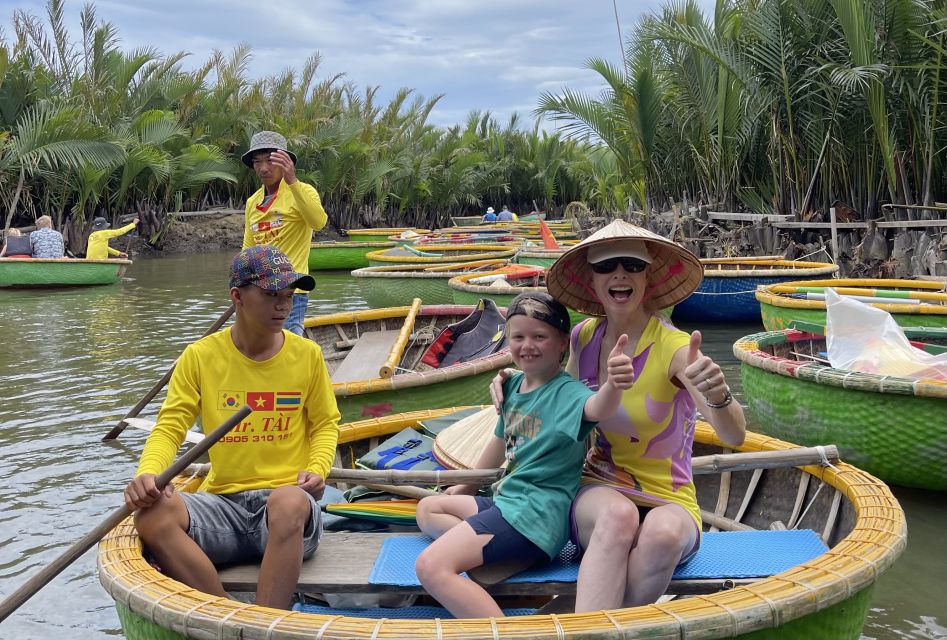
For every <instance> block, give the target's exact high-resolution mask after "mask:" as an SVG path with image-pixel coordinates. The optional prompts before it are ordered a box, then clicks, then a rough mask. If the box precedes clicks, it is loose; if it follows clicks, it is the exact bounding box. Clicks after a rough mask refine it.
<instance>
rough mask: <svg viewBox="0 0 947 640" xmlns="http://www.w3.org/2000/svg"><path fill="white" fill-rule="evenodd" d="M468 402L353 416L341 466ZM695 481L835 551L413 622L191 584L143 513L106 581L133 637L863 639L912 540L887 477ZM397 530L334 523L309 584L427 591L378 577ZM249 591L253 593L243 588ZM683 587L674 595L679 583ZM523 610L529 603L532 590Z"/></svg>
mask: <svg viewBox="0 0 947 640" xmlns="http://www.w3.org/2000/svg"><path fill="white" fill-rule="evenodd" d="M454 411H456V409H445V410H442V411H438V412H432V411H418V412H414V413H408V414H400V415H394V416H388V417H386V418H381V419H372V420H363V421H360V422H354V423H350V424H344V425H342V427H341V429H340V433H339V448H338V453H339V456H338V461H337V463H336V464H337V465H338V466H342V467H348V466H350V465H351V464H352V461H353V460H355V458H357V457H358V456H360V455H362V453H364V452H365V451H366V450H367V449H368V448H371V447H372V446H374V445H373V444H372V443H373V442H377V440H378V439H380V438H384V437H386V436H389V435H393V434H395V433H398V432H400V431H401V430H402V429H405V428H408V427H410V428H414V429H419V428H420V422H421V421H424V420H428V419H429V418H437V417H442V416H444V415H446V414H447V413H450V412H454ZM794 446H795V445H791V444H788V443H786V442H782V441H779V440H776V439H775V438H769V437H764V436H761V435H758V434H754V433H748V434H747V437H746V441H745V442H744V443H743V445H741V446H740V447H738V449H739V450H741V451H747V452H769V451H780V450H785V449H789V448H792V447H794ZM727 451H729V450H725V447H724V445H723V444H722V443H721V442H720V441H719V440H717V439H716V438H715V437H714V435H713V432H712V430H711V428H710V426H709V425H707V424H705V423H698V424H697V428H696V432H695V437H694V455H695V456H697V455H712V454H718V453H725V452H727ZM202 472H203V473H206V469H200V468H197V467H192V468H191V469H189V470H188V471H187V472H185V474H182V475H181V476H179V477H178V479H177V480H176V481H175V485H176V488H177V490H178V491H195V490H196V489H197V487H198V485H199V484H200V482H201V481H202V477H201V473H202ZM723 478H725V479H726V481H724V480H723ZM694 480H695V485H696V488H697V500H698V502H699V503H700V505H701V508H702V509H703V510H704V512H705V513H708V514H709V515H708V516H707V518H705V519H708V518H711V517H714V516H716V517H717V518H718V520H717V521H718V522H720V523H721V525H722V526H731V525H724V523H733V525H735V526H745V527H749V528H755V529H769V528H770V527H773V526H775V527H777V528H778V527H789V528H800V529H811V530H814V531H815V532H817V533H818V534H819V535H820V537H821V538H822V540H823V541H824V543H825V544H826V545H827V546H828V547H829V549H828V550H827V551H825V552H824V553H822V554H821V555H819V556H817V557H815V558H813V559H812V560H809V561H808V562H805V563H802V564H799V565H796V566H795V567H793V568H791V569H789V570H787V571H784V572H782V573H779V574H776V575H773V576H770V577H766V578H760V579H735V580H730V579H727V580H723V579H720V580H698V581H689V582H690V583H692V584H690V585H689V587H688V586H685V585H683V584H681V585H678V586H677V587H676V589H677V591H674V592H675V593H689V594H690V595H691V596H692V597H682V598H677V599H675V600H672V601H670V602H664V603H662V604H654V605H647V606H641V607H633V608H626V609H614V610H609V611H596V612H591V613H583V614H558V615H532V616H512V617H503V618H494V619H490V618H480V619H467V620H454V619H450V618H446V617H441V618H439V619H431V618H427V619H423V618H412V617H410V616H409V614H406V613H400V612H399V611H398V610H397V609H384V610H379V609H377V608H376V609H370V610H368V611H367V612H366V613H365V614H364V615H363V616H361V617H357V616H358V614H357V613H354V612H353V611H352V610H343V609H337V610H329V611H327V612H326V613H319V614H317V613H308V612H301V611H293V612H290V611H281V610H277V609H270V608H265V607H258V606H255V605H252V604H248V603H247V600H248V599H252V594H251V593H247V589H248V588H252V579H251V580H249V581H248V580H247V579H246V578H243V579H240V578H239V575H240V572H241V571H242V570H244V568H243V567H233V568H230V569H225V570H224V571H223V572H222V574H221V578H222V580H223V583H224V586H225V587H228V588H229V589H230V590H232V591H238V590H240V591H243V592H244V593H243V594H242V595H243V597H242V598H241V599H239V600H236V599H231V598H222V597H217V596H212V595H209V594H206V593H201V592H199V591H197V590H195V589H191V588H189V587H186V586H185V585H183V584H181V583H179V582H176V581H174V580H172V579H170V578H168V577H167V576H165V575H163V574H161V573H160V572H159V571H158V570H157V569H155V567H154V566H152V565H151V564H149V563H148V562H146V561H145V559H144V558H143V557H142V548H141V541H140V540H139V538H138V535H137V532H136V531H135V526H134V523H133V521H132V518H127V519H125V520H124V521H122V523H121V524H119V525H118V526H117V527H116V528H115V529H113V530H112V531H111V532H109V533H108V534H106V535H105V537H104V538H103V539H102V541H101V543H100V544H99V547H98V557H97V561H98V572H99V581H100V582H101V584H102V586H103V588H104V589H105V590H106V591H107V592H108V593H109V594H110V596H111V597H112V598H113V599H114V600H115V603H116V604H115V606H116V609H117V610H118V617H119V620H120V621H121V625H122V631H123V633H124V634H125V637H126V638H128V640H181V639H183V638H203V639H207V638H259V639H261V640H262V639H264V638H267V639H269V640H301V639H302V638H322V639H324V640H342V639H351V638H424V639H430V640H435V639H437V638H453V639H454V640H495V639H496V638H534V639H539V640H554V639H557V638H587V639H589V640H606V639H614V638H652V639H655V640H672V639H673V640H677V639H679V638H703V639H708V640H713V639H718V638H742V639H743V640H763V639H767V640H816V639H819V640H821V639H822V638H830V639H832V640H857V639H858V638H859V636H860V633H861V629H862V627H863V625H864V623H865V618H866V616H867V614H868V609H869V605H870V600H871V591H872V585H873V584H874V582H875V580H876V579H877V578H878V577H879V576H880V575H881V574H883V573H884V572H885V571H886V570H887V569H888V568H889V567H890V566H891V565H892V564H893V563H894V561H895V560H896V559H897V557H898V556H899V555H900V554H901V553H902V552H903V550H904V548H905V546H906V544H907V525H906V523H905V518H904V512H903V511H902V509H901V507H900V505H899V504H898V502H897V500H896V499H895V498H894V496H893V495H892V494H891V491H890V490H889V489H888V488H887V487H886V486H885V485H884V484H883V483H881V482H880V481H879V480H878V479H877V478H874V477H872V476H870V475H868V474H867V473H865V472H863V471H860V470H859V469H857V468H855V467H852V466H851V465H848V464H846V463H844V462H835V463H832V464H831V466H818V465H813V466H806V467H800V468H797V467H783V468H772V469H759V470H744V471H732V472H728V473H726V474H723V475H721V474H716V473H711V474H701V475H696V476H695V477H694ZM706 526H708V525H707V524H706V523H705V527H706ZM390 535H392V534H390V533H357V532H349V531H326V532H325V533H324V534H323V536H322V539H321V541H320V547H319V550H317V551H316V554H315V556H314V557H313V558H312V559H310V560H307V561H306V563H305V564H304V568H303V572H302V575H301V577H300V581H301V584H300V585H299V590H300V591H304V592H316V593H321V592H323V591H326V592H330V593H358V594H359V596H360V597H361V598H363V599H366V600H367V599H368V597H370V594H371V593H375V594H376V595H377V594H379V593H380V592H382V591H386V592H390V591H394V592H395V593H394V594H392V595H397V594H403V593H405V592H408V593H416V591H407V590H404V589H402V590H400V591H399V590H398V588H397V587H384V588H383V589H379V588H378V587H379V586H378V585H373V584H371V583H370V582H369V581H368V579H367V577H368V575H369V572H370V571H371V569H372V567H373V564H374V561H375V557H376V555H377V554H378V551H377V549H378V547H379V546H380V541H379V539H380V538H381V539H384V537H385V536H390ZM310 580H311V581H313V584H310ZM685 582H688V581H685ZM694 583H701V584H694ZM329 584H333V585H334V587H333V589H332V590H331V591H329V589H328V588H326V587H324V586H322V585H329ZM238 586H242V588H241V589H237V587H238ZM503 586H504V585H497V587H503ZM520 586H523V585H520ZM574 586H575V585H574V584H565V583H550V584H549V585H547V586H546V587H545V589H544V591H543V593H544V594H545V595H534V596H532V599H533V601H534V602H537V603H542V602H544V601H545V600H548V598H549V597H550V595H549V594H551V593H563V594H565V593H569V592H570V590H574ZM671 587H672V590H674V589H675V583H672V585H671ZM492 589H493V591H494V592H495V593H497V595H498V597H499V598H501V603H505V602H509V601H508V600H503V598H504V596H503V595H502V594H503V593H508V592H503V591H500V590H499V589H497V588H496V587H493V588H492ZM688 589H689V590H688ZM573 592H574V591H573ZM519 597H520V598H522V596H519ZM342 606H344V605H342ZM368 606H369V607H371V605H368ZM513 606H523V601H522V599H520V600H519V603H517V604H513ZM402 611H410V610H408V609H405V610H402ZM369 616H373V617H369ZM374 616H377V617H374Z"/></svg>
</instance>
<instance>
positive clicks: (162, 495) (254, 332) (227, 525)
mask: <svg viewBox="0 0 947 640" xmlns="http://www.w3.org/2000/svg"><path fill="white" fill-rule="evenodd" d="M230 287H231V288H230V299H231V300H232V301H233V304H234V306H235V307H236V311H237V318H236V321H235V322H234V325H233V327H232V328H229V329H224V330H223V331H220V332H218V333H215V334H212V335H210V336H207V337H206V338H202V339H200V340H198V341H197V342H195V343H193V344H191V345H190V346H188V347H187V349H185V351H184V353H183V354H182V355H181V358H180V360H179V361H178V363H177V366H176V367H175V370H174V375H173V376H172V378H171V385H170V388H169V391H168V397H167V400H165V402H164V404H163V405H162V407H161V411H160V413H159V414H158V420H157V424H156V425H155V428H154V431H153V432H152V434H151V436H149V438H148V441H147V443H146V444H145V449H144V451H143V452H142V455H141V461H140V463H139V465H138V471H137V473H136V477H135V479H134V480H133V481H132V482H131V483H129V485H128V487H127V488H126V489H125V502H126V504H127V505H128V506H129V507H130V508H132V509H138V511H137V512H136V514H135V526H136V527H137V528H138V533H139V535H140V536H141V539H142V541H143V542H144V544H145V545H146V546H147V547H148V549H149V550H150V551H151V553H152V554H153V555H154V557H155V559H156V560H157V562H158V564H159V565H160V566H161V568H162V570H163V571H164V572H165V573H166V574H167V575H169V576H171V577H172V578H174V579H175V580H178V581H180V582H183V583H185V584H187V585H189V586H191V587H193V588H195V589H198V590H199V591H203V592H205V593H210V594H213V595H218V596H223V597H226V595H227V594H226V592H225V591H224V588H223V586H222V584H221V581H220V578H219V577H218V575H217V571H216V569H215V567H214V565H216V564H230V563H236V562H247V561H256V560H259V559H260V558H262V565H261V567H260V579H259V586H258V590H257V598H256V602H257V604H261V605H265V606H271V607H277V608H284V609H285V608H288V607H289V605H290V603H291V597H292V593H293V591H294V590H295V587H296V583H297V580H298V577H299V572H300V567H301V565H302V561H303V559H304V558H306V557H308V556H310V555H312V553H313V552H314V551H315V549H316V545H317V544H318V542H319V536H320V533H321V521H320V511H319V506H318V504H317V500H318V499H319V498H320V497H321V496H322V493H323V491H324V490H325V478H326V476H327V475H328V473H329V468H330V466H331V464H332V460H333V458H334V456H335V447H336V442H337V440H338V434H339V411H338V407H337V406H336V402H335V395H334V393H333V391H332V384H331V382H330V381H329V374H328V371H327V370H326V365H325V361H324V360H323V358H322V351H321V350H320V348H319V346H318V345H317V344H315V343H314V342H312V341H310V340H306V339H304V338H300V337H299V336H296V335H293V334H292V333H290V332H289V331H286V330H284V329H283V323H284V322H285V321H286V318H287V317H288V315H289V312H290V309H291V308H292V305H293V292H294V291H295V290H296V289H297V288H301V289H304V290H306V291H311V290H312V289H313V288H314V287H315V281H314V280H313V279H312V277H311V276H308V275H305V274H302V273H298V272H296V271H294V270H293V268H292V265H291V264H290V261H289V258H287V257H286V255H285V254H284V253H282V252H281V251H279V250H278V249H276V248H275V247H272V246H267V245H264V246H253V247H250V248H247V249H244V250H243V251H241V252H240V253H239V254H238V255H237V256H236V257H235V258H234V260H233V263H232V265H231V271H230ZM244 404H249V405H250V406H251V407H252V408H253V410H254V411H253V413H252V414H250V416H249V418H248V419H247V420H246V421H245V422H244V423H242V424H240V425H237V427H235V428H234V430H233V431H232V432H230V434H228V435H227V436H224V437H223V438H222V439H221V440H220V442H219V443H218V444H217V445H215V446H214V447H213V448H212V449H211V450H210V461H211V471H210V473H209V474H208V476H207V479H206V480H205V481H204V484H203V485H202V486H201V489H200V491H198V492H197V493H174V491H173V488H172V487H171V485H168V489H166V490H165V491H164V492H159V491H158V490H157V489H156V487H155V475H156V474H157V473H159V472H160V471H161V470H162V469H164V468H165V467H167V466H168V464H169V463H170V462H171V460H172V459H173V457H174V454H175V452H176V451H177V450H178V447H180V445H181V443H182V442H183V441H184V436H185V433H186V431H187V430H188V428H189V427H190V426H191V425H192V424H193V423H194V420H195V418H196V417H197V416H198V415H200V416H201V419H202V422H203V425H204V427H205V429H207V430H210V429H212V428H213V427H214V426H215V425H217V424H220V423H221V422H224V421H225V420H226V419H227V418H228V417H229V416H230V415H232V413H233V412H234V411H236V410H237V409H239V408H240V407H241V406H243V405H244Z"/></svg>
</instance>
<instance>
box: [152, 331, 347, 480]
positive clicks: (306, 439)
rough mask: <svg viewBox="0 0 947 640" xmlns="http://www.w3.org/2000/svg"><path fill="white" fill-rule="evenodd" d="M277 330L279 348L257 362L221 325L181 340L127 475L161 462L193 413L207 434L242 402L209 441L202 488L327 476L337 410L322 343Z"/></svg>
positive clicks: (170, 453) (154, 468)
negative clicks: (242, 413)
mask: <svg viewBox="0 0 947 640" xmlns="http://www.w3.org/2000/svg"><path fill="white" fill-rule="evenodd" d="M283 337H284V339H285V343H284V344H283V348H282V349H281V350H280V352H279V353H278V354H276V355H275V356H273V357H272V358H270V359H268V360H265V361H263V362H257V361H255V360H252V359H250V358H247V357H246V356H245V355H243V354H242V353H240V351H239V350H238V349H237V347H236V346H234V343H233V339H232V338H231V336H230V329H229V328H228V329H225V330H223V331H220V332H218V333H215V334H213V335H210V336H207V337H206V338H202V339H200V340H198V341H197V342H195V343H193V344H191V345H189V346H188V347H187V348H186V349H185V350H184V353H183V354H182V355H181V358H180V360H178V363H177V366H176V367H175V369H174V374H173V375H172V377H171V385H170V387H169V389H168V397H167V399H166V400H165V402H164V404H163V405H162V406H161V411H160V412H159V413H158V422H157V424H156V425H155V428H154V431H153V432H152V433H151V435H150V436H149V437H148V441H147V442H146V443H145V449H144V451H143V452H142V454H141V461H140V462H139V464H138V471H137V473H136V474H135V475H136V476H137V475H141V474H142V473H153V474H158V473H160V472H161V471H163V470H164V469H165V468H166V467H167V466H169V465H170V464H171V461H172V460H173V458H174V455H175V453H176V452H177V450H178V447H180V446H181V443H182V442H183V441H184V434H185V431H186V430H187V429H189V428H190V426H191V425H192V424H193V423H194V419H195V418H196V417H197V415H198V414H200V416H201V419H202V422H203V426H204V431H205V433H209V432H210V431H212V430H213V429H215V428H217V426H218V425H220V424H221V423H222V422H224V421H225V420H226V419H227V418H229V417H230V416H231V415H233V412H234V411H236V410H237V409H239V408H240V407H242V406H243V405H244V404H249V405H250V406H251V407H252V408H253V409H254V411H253V413H251V414H250V416H249V417H248V418H247V419H246V420H245V421H244V422H243V423H241V424H239V425H237V426H236V427H235V428H234V429H233V431H231V432H230V433H229V434H228V435H226V436H224V437H223V438H222V439H221V440H220V441H219V442H218V443H217V444H215V445H214V446H213V447H211V449H210V461H211V471H210V473H209V474H208V476H207V479H206V480H205V481H204V483H203V485H201V490H202V491H207V492H210V493H236V492H239V491H247V490H250V489H272V488H275V487H280V486H286V485H293V484H295V483H296V478H297V475H298V473H299V472H300V471H302V470H304V469H305V470H308V471H312V472H314V473H318V474H319V475H321V476H322V477H323V478H325V477H327V476H328V473H329V468H330V466H331V464H332V460H333V459H334V457H335V447H336V443H337V441H338V436H339V417H340V416H339V409H338V407H337V405H336V402H335V394H334V393H333V392H332V383H331V382H330V380H329V373H328V371H327V369H326V365H325V361H324V360H323V359H322V350H321V349H320V348H319V346H318V345H317V344H315V343H313V342H311V341H309V340H306V339H305V338H300V337H299V336H296V335H293V334H291V333H289V332H288V331H283Z"/></svg>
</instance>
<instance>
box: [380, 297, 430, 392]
mask: <svg viewBox="0 0 947 640" xmlns="http://www.w3.org/2000/svg"><path fill="white" fill-rule="evenodd" d="M420 310H421V298H415V299H414V300H412V301H411V308H410V309H409V310H408V315H407V316H405V319H404V324H403V325H401V332H400V333H399V334H398V339H397V340H395V343H394V344H393V345H392V346H391V351H389V352H388V358H387V359H386V360H385V363H384V364H383V365H381V368H380V369H379V370H378V376H379V377H380V378H390V377H391V376H393V375H395V369H396V368H397V367H398V363H399V362H401V354H403V353H404V349H405V347H406V346H407V344H408V338H409V337H410V336H411V332H412V331H414V320H415V318H417V317H418V312H419V311H420Z"/></svg>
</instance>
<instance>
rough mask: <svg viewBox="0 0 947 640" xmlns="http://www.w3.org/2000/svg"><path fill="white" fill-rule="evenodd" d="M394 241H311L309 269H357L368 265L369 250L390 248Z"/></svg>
mask: <svg viewBox="0 0 947 640" xmlns="http://www.w3.org/2000/svg"><path fill="white" fill-rule="evenodd" d="M393 246H395V243H394V242H313V243H312V244H311V245H309V270H310V271H330V270H333V269H358V268H360V267H367V266H368V258H366V257H365V256H366V255H367V254H368V253H369V252H371V251H379V250H381V249H390V248H391V247H393Z"/></svg>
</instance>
